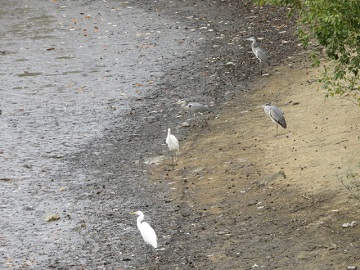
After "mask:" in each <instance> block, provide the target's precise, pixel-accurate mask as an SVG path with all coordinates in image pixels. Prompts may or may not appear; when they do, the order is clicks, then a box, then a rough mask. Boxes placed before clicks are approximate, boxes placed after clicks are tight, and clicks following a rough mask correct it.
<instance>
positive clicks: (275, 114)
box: [270, 105, 286, 128]
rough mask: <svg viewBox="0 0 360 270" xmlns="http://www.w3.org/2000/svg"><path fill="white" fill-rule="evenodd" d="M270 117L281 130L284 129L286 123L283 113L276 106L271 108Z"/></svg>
mask: <svg viewBox="0 0 360 270" xmlns="http://www.w3.org/2000/svg"><path fill="white" fill-rule="evenodd" d="M270 117H271V118H272V119H273V120H274V121H275V122H276V123H278V124H279V125H280V126H282V127H283V128H286V121H285V117H284V114H283V112H282V111H281V110H280V108H278V107H276V106H273V105H272V106H271V109H270Z"/></svg>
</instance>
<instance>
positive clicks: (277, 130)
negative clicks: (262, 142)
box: [276, 124, 279, 136]
mask: <svg viewBox="0 0 360 270" xmlns="http://www.w3.org/2000/svg"><path fill="white" fill-rule="evenodd" d="M278 135H279V125H278V124H276V136H278Z"/></svg>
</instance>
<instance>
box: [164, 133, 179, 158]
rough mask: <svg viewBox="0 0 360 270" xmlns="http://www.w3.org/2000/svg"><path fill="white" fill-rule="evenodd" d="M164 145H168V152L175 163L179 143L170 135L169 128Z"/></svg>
mask: <svg viewBox="0 0 360 270" xmlns="http://www.w3.org/2000/svg"><path fill="white" fill-rule="evenodd" d="M166 144H167V145H168V147H169V150H170V151H171V153H172V154H173V158H174V159H175V162H176V159H177V155H178V154H179V151H180V150H179V149H180V147H179V141H178V139H176V137H175V136H174V135H173V134H171V130H170V128H168V134H167V137H166Z"/></svg>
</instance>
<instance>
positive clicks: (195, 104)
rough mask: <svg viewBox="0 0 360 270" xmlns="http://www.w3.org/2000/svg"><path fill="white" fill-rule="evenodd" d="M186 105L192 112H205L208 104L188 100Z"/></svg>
mask: <svg viewBox="0 0 360 270" xmlns="http://www.w3.org/2000/svg"><path fill="white" fill-rule="evenodd" d="M188 106H189V108H190V109H191V110H193V111H194V112H206V111H208V110H209V108H208V106H206V105H203V104H201V103H198V102H190V103H189V104H188Z"/></svg>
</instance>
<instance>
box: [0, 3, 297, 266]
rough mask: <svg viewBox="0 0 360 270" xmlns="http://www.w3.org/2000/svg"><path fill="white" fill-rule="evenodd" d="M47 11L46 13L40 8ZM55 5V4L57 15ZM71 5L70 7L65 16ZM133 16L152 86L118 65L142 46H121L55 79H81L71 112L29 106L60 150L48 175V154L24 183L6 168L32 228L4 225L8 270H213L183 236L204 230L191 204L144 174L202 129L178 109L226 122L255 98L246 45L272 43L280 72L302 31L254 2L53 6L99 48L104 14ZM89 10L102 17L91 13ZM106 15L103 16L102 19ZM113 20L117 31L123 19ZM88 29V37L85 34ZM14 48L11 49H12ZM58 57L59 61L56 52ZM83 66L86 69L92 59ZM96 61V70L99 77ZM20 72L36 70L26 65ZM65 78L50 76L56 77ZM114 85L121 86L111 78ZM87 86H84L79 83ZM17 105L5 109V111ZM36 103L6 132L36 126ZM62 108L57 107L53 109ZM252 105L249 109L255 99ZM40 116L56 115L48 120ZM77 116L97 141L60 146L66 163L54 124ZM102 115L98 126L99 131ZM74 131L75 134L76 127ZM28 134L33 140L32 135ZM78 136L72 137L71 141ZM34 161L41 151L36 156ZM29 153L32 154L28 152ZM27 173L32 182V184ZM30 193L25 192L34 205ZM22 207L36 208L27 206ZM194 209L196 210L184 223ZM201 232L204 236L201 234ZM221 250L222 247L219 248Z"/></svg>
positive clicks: (18, 212)
mask: <svg viewBox="0 0 360 270" xmlns="http://www.w3.org/2000/svg"><path fill="white" fill-rule="evenodd" d="M37 4H39V5H41V1H39V2H38V3H37ZM47 5H52V4H49V3H47ZM62 5H69V6H68V7H67V8H66V9H65V8H63V7H62ZM131 7H133V8H134V9H137V10H141V12H134V13H131V12H130V14H129V15H128V16H135V17H136V16H137V17H136V18H137V20H138V21H139V25H140V26H138V28H136V29H135V31H134V34H135V36H136V34H137V33H139V35H140V36H141V37H142V38H144V39H141V38H139V40H138V41H137V45H136V46H137V53H138V54H136V57H138V58H139V59H137V63H138V64H139V65H142V66H143V67H145V69H146V70H150V74H151V75H150V76H148V77H145V78H144V77H137V76H136V73H135V75H134V74H131V70H132V69H134V68H135V69H136V66H131V65H124V66H122V65H120V64H116V63H114V62H111V61H110V59H113V58H114V57H118V56H117V55H118V53H119V50H121V48H122V49H124V51H126V50H130V51H131V49H132V47H131V46H133V45H129V44H128V43H123V44H121V45H119V47H120V49H115V50H111V49H110V48H111V47H112V46H109V44H106V43H103V44H102V46H103V48H104V54H103V55H101V56H100V55H91V56H90V58H89V59H87V60H88V61H89V62H88V61H85V62H84V63H81V66H82V67H84V66H86V65H88V67H89V69H87V70H82V71H81V72H78V70H77V69H76V68H75V69H71V68H70V69H67V70H66V69H61V68H62V66H56V67H55V68H58V69H59V70H58V71H56V72H58V73H59V75H56V76H55V75H53V77H47V79H48V78H50V79H49V81H51V80H52V78H55V81H57V78H60V77H61V76H65V75H67V74H68V73H66V72H68V71H69V70H70V71H71V72H72V73H71V74H75V75H73V76H72V77H71V81H70V82H68V86H70V87H69V88H70V89H72V90H74V92H75V93H72V94H71V95H73V96H76V98H75V101H73V102H71V103H69V102H66V100H65V101H61V102H59V103H57V102H56V98H58V96H57V94H50V96H49V97H47V98H45V99H46V100H45V99H44V100H43V101H42V102H38V99H34V100H33V101H32V102H33V103H31V102H29V104H35V106H34V107H33V108H32V109H33V111H32V112H33V115H34V114H36V115H37V118H36V119H35V120H36V121H39V119H44V121H43V123H42V124H43V125H44V126H45V127H46V128H45V129H44V130H40V131H39V133H38V135H39V136H40V137H41V136H44V137H47V138H49V132H53V133H51V134H52V135H51V136H53V137H52V138H53V139H51V140H50V139H49V145H51V147H50V146H49V148H50V149H44V151H45V152H46V155H45V156H47V158H49V159H50V160H55V162H53V161H51V162H49V163H48V164H46V163H41V162H40V161H39V165H37V163H36V156H37V155H39V154H40V155H41V154H42V155H43V154H44V153H41V151H39V153H31V155H30V156H29V157H27V158H26V159H24V160H22V161H20V162H19V166H21V168H23V169H22V170H21V171H17V172H16V171H14V173H9V174H7V171H6V170H7V168H4V169H5V170H4V176H3V179H10V181H2V184H4V185H3V189H2V193H3V196H2V198H3V205H4V208H5V210H6V213H9V216H8V217H12V216H17V217H21V219H22V221H21V224H20V223H19V224H17V226H13V225H12V218H9V219H7V220H6V222H3V223H2V225H1V226H2V228H3V229H4V231H3V235H2V236H1V243H2V244H1V250H2V264H3V265H5V267H8V268H14V269H48V268H53V269H96V268H104V269H187V268H193V267H196V265H201V266H202V267H205V265H208V267H207V269H212V268H211V261H210V260H209V258H207V257H205V256H203V255H200V256H198V255H197V254H196V252H191V251H189V247H188V243H189V242H188V241H189V239H188V237H189V236H188V235H189V234H188V233H189V232H184V231H183V230H182V227H186V228H189V226H188V224H187V225H182V223H186V222H191V221H193V220H194V217H193V216H192V214H193V213H192V211H191V208H181V207H180V206H181V204H182V203H184V202H182V201H181V200H173V199H174V198H173V197H172V195H171V194H172V192H171V179H169V181H170V182H167V181H163V180H159V181H157V182H154V181H153V180H150V179H149V175H148V173H149V171H148V169H149V165H147V164H145V161H146V160H147V159H148V158H152V157H158V156H167V155H168V151H167V147H166V145H165V137H166V129H167V128H168V127H171V128H172V129H173V130H174V133H176V135H177V137H178V138H179V139H180V143H185V142H186V141H187V138H188V136H187V134H189V133H190V134H191V133H192V132H193V131H194V130H193V129H192V128H181V127H180V126H179V125H180V124H181V122H182V121H183V118H182V117H179V114H180V110H179V107H178V106H176V105H174V103H175V102H176V101H177V100H178V99H180V98H186V99H188V100H196V101H202V102H206V103H211V104H212V105H213V107H214V108H213V109H214V113H213V114H212V116H210V117H215V116H216V112H217V111H220V110H221V108H222V106H221V104H223V102H226V101H228V100H231V99H233V98H234V97H238V96H239V95H240V96H241V95H251V92H252V90H251V85H252V83H253V82H255V81H257V80H258V79H259V70H258V65H257V64H258V63H257V61H255V59H254V57H253V56H252V54H251V51H250V50H249V44H248V43H247V42H246V41H243V38H245V37H249V36H251V35H255V36H257V37H262V38H263V41H262V47H263V48H264V49H265V50H267V51H269V52H270V54H271V59H272V63H273V65H276V64H279V63H281V62H282V61H283V60H284V59H286V57H287V56H290V55H291V54H294V53H296V51H297V50H298V49H299V47H298V46H297V42H296V41H295V38H294V25H293V23H292V22H291V21H289V20H288V19H286V10H281V9H277V8H270V7H264V8H254V7H253V6H252V5H251V3H250V2H241V3H239V2H238V1H195V2H192V3H191V4H190V3H186V2H180V1H173V2H170V3H168V2H161V1H160V2H159V1H158V2H151V1H142V2H141V4H139V3H137V2H126V3H125V2H124V3H120V4H119V3H118V2H115V1H114V2H112V1H108V2H107V4H104V5H102V6H100V5H99V4H97V3H94V1H82V2H81V3H76V4H75V3H67V2H64V3H63V2H62V1H59V2H54V6H53V7H52V8H55V9H56V10H57V12H60V13H61V12H63V13H65V12H64V9H65V10H66V13H69V12H70V11H69V9H68V8H70V9H72V12H73V13H72V14H70V16H69V15H68V17H66V22H67V24H66V27H68V26H70V27H74V29H75V30H74V31H77V32H79V33H82V34H81V35H79V37H78V38H79V39H80V40H82V42H85V43H86V42H87V41H86V39H87V38H88V37H89V36H88V35H84V33H83V32H87V31H89V29H90V28H89V27H92V28H93V33H92V35H93V37H92V39H91V40H92V41H91V42H92V43H91V44H93V46H95V45H94V44H97V43H96V38H99V37H96V34H97V29H101V27H105V23H104V25H101V24H100V22H101V19H103V17H102V16H107V15H102V14H110V13H106V12H104V11H103V9H104V10H107V11H109V10H111V11H112V10H115V12H120V13H121V12H122V9H131ZM88 8H90V11H91V12H90V11H89V10H87V9H88ZM97 8H98V10H97ZM25 10H26V9H25ZM20 11H23V10H22V9H20ZM95 11H98V14H96V13H95ZM142 12H144V13H148V14H151V15H150V16H149V17H146V18H148V19H149V22H144V21H142V19H143V17H142V16H141V13H142ZM88 13H89V14H91V16H92V18H95V17H96V22H97V23H95V26H96V27H98V28H95V26H94V25H92V24H90V26H89V23H88V22H87V20H89V19H90V18H86V16H87V14H88ZM126 14H127V13H126ZM20 15H21V14H20ZM89 16H90V15H89ZM25 17H26V15H25ZM110 17H111V19H112V23H113V24H115V20H116V16H110ZM156 18H159V19H160V18H161V20H166V22H162V21H161V23H158V24H157V25H156V29H155V28H154V27H155V26H153V24H152V21H155V20H156ZM19 20H21V16H19ZM51 20H56V19H54V18H52V19H51ZM169 22H172V23H171V24H170V23H169ZM147 23H148V24H147ZM19 25H21V24H19ZM129 27H131V26H130V25H129ZM19 29H21V28H19ZM85 29H87V31H84V30H85ZM169 29H178V30H179V31H178V35H176V34H174V33H173V35H175V36H174V37H173V41H175V43H177V44H178V47H173V46H174V45H172V46H171V47H169V46H166V45H167V44H166V43H165V44H163V43H164V39H162V37H161V35H162V34H164V35H166V34H167V31H168V30H169ZM284 29H285V30H284ZM81 31H82V32H81ZM107 31H111V29H109V30H107ZM154 31H155V32H156V31H160V32H159V33H158V34H156V35H157V36H156V35H155V34H154V35H155V36H153V37H152V38H150V40H148V39H147V38H146V33H154ZM169 31H170V30H169ZM279 32H281V34H279ZM106 33H107V34H106V35H107V37H108V38H109V39H111V38H113V37H114V36H120V35H124V34H125V33H124V32H122V33H120V32H116V31H113V32H111V33H110V34H109V32H106ZM175 33H176V32H175ZM18 34H19V35H18V36H17V38H18V39H19V40H21V32H19V33H18ZM16 35H17V34H16ZM279 36H280V37H281V38H280V40H281V41H280V40H279ZM73 37H74V36H73ZM66 38H68V37H67V36H66V35H64V37H63V40H65V41H66ZM129 38H130V37H129ZM130 39H131V38H130ZM165 40H166V39H165ZM10 41H11V40H10ZM10 41H9V42H10ZM55 41H56V39H55ZM55 41H53V42H50V43H49V42H47V43H45V44H42V45H41V50H42V51H46V50H47V49H51V48H56V49H55V51H56V50H57V48H58V47H57V44H56V43H55ZM6 42H7V41H6ZM6 42H5V43H3V46H4V44H10V43H6ZM19 42H21V41H19ZM110 44H111V45H112V43H110ZM160 44H161V45H160ZM171 44H173V43H171ZM279 44H281V45H279ZM27 46H28V47H27ZM36 46H38V45H37V44H35V45H32V46H30V45H26V44H23V47H22V48H23V50H28V51H32V49H34V48H36ZM183 47H185V49H183ZM2 49H3V48H2ZM4 49H5V52H8V54H7V55H5V56H9V55H10V56H11V55H12V52H13V50H12V49H10V50H9V49H7V48H4ZM178 50H179V51H178ZM48 52H49V53H52V50H49V51H48ZM90 52H91V46H89V50H88V51H86V53H85V54H84V55H85V56H87V57H88V56H89V55H90ZM79 53H80V52H77V51H76V50H74V52H73V54H74V55H75V56H78V54H79ZM64 55H66V56H67V57H70V59H71V58H72V56H71V55H72V54H67V53H63V54H62V53H60V55H59V56H58V57H61V56H64ZM69 55H70V56H69ZM166 55H171V57H166ZM2 57H4V56H2ZM103 57H107V59H108V61H109V62H106V61H105V60H104V59H101V58H103ZM29 58H30V57H29ZM78 58H79V59H83V57H78ZM85 58H86V57H85ZM17 59H18V57H17ZM125 59H127V58H125ZM30 60H31V59H30ZM80 61H82V60H80ZM92 61H93V62H95V63H97V64H96V65H95V66H93V65H92ZM120 62H121V61H119V63H120ZM9 63H10V62H9ZM20 63H27V62H26V61H20ZM30 63H31V61H30V62H29V64H25V66H21V67H20V68H19V70H16V71H14V73H19V74H23V75H24V76H25V77H27V75H29V74H28V73H31V74H32V73H34V74H33V75H34V77H30V78H29V79H31V80H32V82H33V83H34V84H36V83H37V78H40V77H37V76H38V75H37V72H39V71H38V70H37V69H36V68H31V67H32V65H33V64H30ZM155 63H156V64H155ZM147 64H149V66H147ZM33 66H34V65H33ZM35 67H36V65H35ZM92 67H93V68H92ZM96 69H98V70H101V72H103V73H104V74H102V76H99V77H98V78H97V79H95V78H92V77H91V73H92V72H97V71H96ZM129 71H130V72H129ZM151 71H153V72H151ZM56 72H55V71H53V72H52V73H51V71H50V73H51V74H54V73H56ZM3 73H6V72H3ZM109 73H110V74H111V75H110V76H108V75H106V74H109ZM57 76H60V77H57ZM16 78H19V77H16ZM20 78H21V77H20ZM77 80H80V81H81V82H82V83H77ZM10 82H11V83H13V84H14V85H11V84H10ZM10 82H9V83H8V84H5V85H4V87H3V89H2V92H3V94H4V93H6V92H5V91H8V90H7V89H6V88H11V89H17V88H16V87H25V89H29V90H28V91H29V92H30V93H31V92H32V91H33V90H32V89H31V86H29V87H28V88H27V86H26V84H28V82H29V81H27V80H23V81H19V80H17V81H15V82H12V81H10ZM46 83H47V80H45V81H41V82H40V84H42V85H44V84H46ZM61 83H62V82H61V81H60V82H58V83H56V85H55V86H53V85H50V86H49V87H50V88H51V87H54V88H56V91H58V90H59V87H60V91H65V90H66V89H65V88H64V89H63V88H62V87H63V86H62V85H61ZM16 84H18V85H16ZM29 85H31V83H30V84H29ZM104 85H105V86H107V87H115V89H117V90H118V88H120V87H125V88H127V90H126V91H135V92H136V93H137V94H135V95H130V94H127V93H126V91H125V92H124V93H123V95H122V96H121V97H120V98H119V97H118V96H116V95H111V94H110V95H109V96H104V94H103V93H105V92H99V93H98V92H97V90H96V87H98V88H99V89H101V90H102V91H104V89H106V87H105V86H104ZM129 85H131V87H129ZM19 89H20V88H19ZM21 89H23V88H21ZM121 90H122V89H119V91H121ZM56 91H55V92H56ZM84 93H85V95H86V97H85V96H84ZM114 93H116V91H115V92H114ZM51 95H53V97H52V96H51ZM125 96H126V98H125ZM125 99H126V101H124V100H125ZM8 100H9V99H3V102H7V101H8ZM26 100H28V96H27V95H25V96H24V97H23V99H20V101H19V103H18V104H12V105H11V106H10V105H6V106H5V110H4V109H3V115H2V116H1V117H2V119H6V121H7V123H13V124H14V126H15V125H16V124H17V125H20V126H21V125H22V123H23V122H21V121H22V120H21V119H25V120H26V118H25V117H26V115H27V113H29V106H30V105H29V106H28V105H27V103H26ZM49 100H50V101H49ZM52 100H53V101H54V103H52V102H51V101H52ZM94 100H95V105H94V103H93V101H94ZM81 101H85V103H84V104H86V103H88V104H90V106H89V107H87V106H84V105H83V103H82V102H81ZM243 102H246V99H245V98H244V101H243ZM44 104H45V105H44ZM96 104H97V105H96ZM92 106H95V107H92ZM62 107H63V108H67V109H63V111H61V113H56V110H58V109H59V108H62ZM39 108H45V109H44V110H39ZM94 108H95V109H94ZM4 114H5V116H4ZM70 115H74V116H77V118H76V119H75V120H73V127H76V126H77V125H78V124H79V123H86V121H87V120H89V123H90V125H88V126H87V125H86V124H85V125H84V127H86V128H83V130H82V132H84V133H83V134H82V133H81V134H82V136H87V135H84V134H89V135H88V142H87V143H86V144H83V143H81V141H80V139H79V144H75V145H71V144H69V145H67V143H66V141H71V140H72V139H73V137H72V136H69V137H66V136H65V137H63V138H60V141H62V144H63V145H65V148H64V149H66V150H64V151H59V146H56V145H55V146H54V145H53V142H56V141H57V136H60V135H61V132H60V133H59V132H57V131H56V126H57V125H55V124H54V123H56V122H59V123H60V128H61V127H63V126H61V123H62V122H63V121H62V119H63V118H64V119H65V118H67V117H69V116H70ZM94 115H95V116H96V120H95V121H94V120H92V119H93V118H92V117H94ZM24 116H25V117H24ZM54 116H56V118H55V119H54ZM4 117H5V118H4ZM6 117H7V118H6ZM21 117H23V118H21ZM12 121H13V122H12ZM14 121H17V122H16V123H14ZM26 121H27V120H26ZM29 121H32V119H30V120H29ZM65 122H66V121H65ZM94 123H95V124H94ZM58 125H59V124H58ZM65 126H66V128H67V125H64V127H65ZM210 128H211V126H207V127H204V129H199V127H195V130H197V132H199V131H200V130H201V132H206V130H208V129H210ZM24 129H25V130H26V125H24ZM73 129H74V128H71V125H70V130H73ZM59 131H60V129H59ZM94 131H95V132H94ZM58 134H60V135H58ZM70 134H71V133H70ZM30 135H31V134H28V136H30ZM3 136H5V135H3ZM19 136H20V137H25V136H27V134H26V132H25V133H24V134H20V135H19ZM3 139H5V137H3ZM36 140H37V137H34V141H35V142H36ZM64 141H65V142H64ZM52 147H53V148H52ZM2 148H3V149H5V151H4V152H5V154H6V155H7V154H8V153H9V152H8V148H7V146H6V145H3V146H2ZM34 149H37V150H38V149H39V148H36V147H34ZM40 149H41V148H40ZM69 149H70V150H69ZM68 150H69V151H68ZM24 151H25V152H26V151H33V150H32V149H31V148H30V150H27V149H26V148H24ZM165 162H166V161H165ZM150 167H151V166H150ZM27 170H30V172H29V173H24V171H27ZM168 170H169V171H170V172H171V171H173V170H174V168H172V167H169V168H168ZM9 175H10V176H9ZM19 190H24V191H25V192H26V196H24V195H22V194H21V192H19ZM11 192H12V193H11ZM9 194H11V196H9ZM16 194H18V195H16ZM24 194H25V193H24ZM21 198H30V199H29V200H27V199H26V200H24V201H22V202H21V203H19V201H21ZM7 208H8V209H7ZM179 209H181V211H179ZM184 209H187V210H186V211H185V212H184ZM133 210H142V211H144V212H145V214H146V215H147V216H148V217H149V219H150V222H151V224H152V225H153V226H154V227H155V228H156V229H157V233H158V235H159V237H160V240H159V243H160V248H159V250H158V251H157V253H156V254H153V257H154V258H155V257H156V259H155V260H154V261H150V262H147V263H145V258H144V256H143V253H144V246H143V245H142V239H141V238H140V237H139V233H138V231H137V228H136V226H135V221H134V218H133V217H132V216H130V215H129V214H128V213H129V211H133ZM49 213H56V214H58V215H59V216H60V220H58V221H55V222H51V223H46V222H44V216H46V215H47V214H49ZM186 217H191V218H189V219H187V218H186ZM199 218H200V217H199ZM18 219H20V218H18ZM195 219H196V218H195ZM190 227H191V226H190ZM9 228H11V229H9ZM196 229H197V228H196ZM196 229H195V228H194V233H196ZM204 229H206V224H204ZM203 241H206V240H201V239H200V240H199V241H198V242H197V243H194V242H192V245H197V246H196V247H195V249H194V250H197V249H203V248H204V242H203ZM175 243H176V245H175ZM212 244H214V245H220V246H221V243H220V242H219V243H212ZM199 262H201V263H199Z"/></svg>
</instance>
